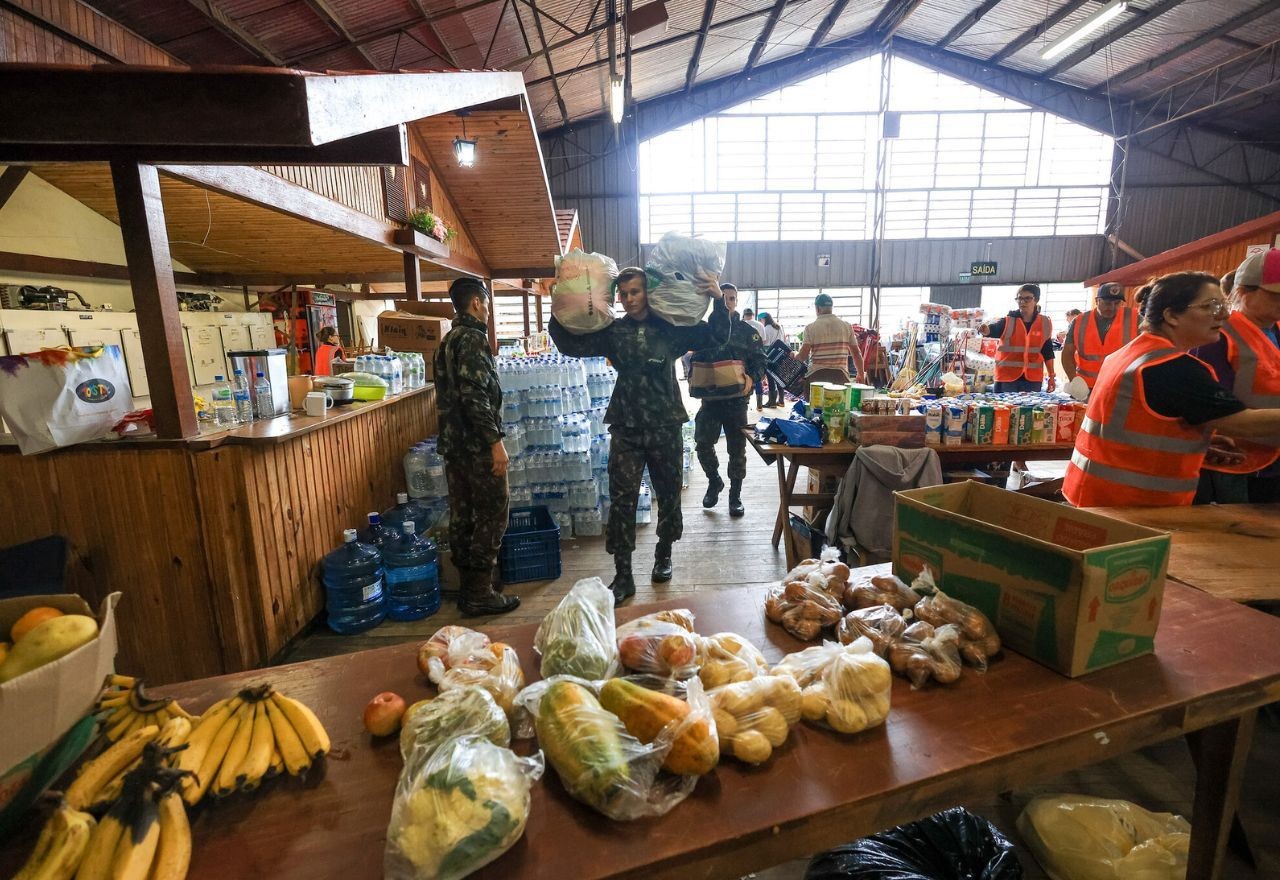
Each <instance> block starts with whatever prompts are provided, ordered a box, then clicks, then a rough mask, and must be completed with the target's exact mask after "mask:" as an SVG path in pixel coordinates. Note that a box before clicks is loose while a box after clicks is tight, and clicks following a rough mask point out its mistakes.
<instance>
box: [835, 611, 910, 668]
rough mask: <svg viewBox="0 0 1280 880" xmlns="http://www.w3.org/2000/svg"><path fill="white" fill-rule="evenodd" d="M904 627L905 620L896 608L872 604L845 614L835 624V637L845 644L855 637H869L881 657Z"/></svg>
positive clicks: (887, 651) (872, 647) (905, 624)
mask: <svg viewBox="0 0 1280 880" xmlns="http://www.w3.org/2000/svg"><path fill="white" fill-rule="evenodd" d="M906 628H907V621H906V619H905V618H904V617H903V616H902V613H901V612H899V611H898V609H897V608H894V607H893V606H892V605H888V604H885V605H873V606H871V607H870V608H859V609H857V610H855V611H850V612H849V613H848V614H846V615H845V616H844V617H843V618H842V619H841V620H840V623H839V624H837V625H836V638H838V639H839V640H840V641H841V642H842V643H843V644H846V645H847V644H849V643H850V642H852V641H854V640H855V639H860V638H867V639H870V640H871V649H872V650H873V651H875V652H876V653H877V654H879V655H880V656H881V657H883V656H885V655H886V654H887V653H889V646H890V645H891V644H893V642H894V640H896V639H897V638H899V637H900V636H901V635H902V633H903V631H904V630H905V629H906Z"/></svg>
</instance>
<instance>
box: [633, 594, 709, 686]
mask: <svg viewBox="0 0 1280 880" xmlns="http://www.w3.org/2000/svg"><path fill="white" fill-rule="evenodd" d="M686 619H687V622H688V626H685V625H684V624H685V622H686ZM618 659H619V660H620V661H621V663H622V665H623V666H624V667H626V668H627V669H629V670H631V671H632V672H640V673H650V674H652V675H663V676H671V677H674V678H682V679H683V678H688V677H689V676H691V675H693V674H695V673H696V672H697V671H698V637H697V635H696V634H695V633H694V632H693V612H691V611H687V610H685V609H677V610H676V611H674V612H673V611H658V612H655V613H654V614H646V615H645V616H644V617H638V618H636V619H635V620H633V621H631V622H629V623H624V624H623V625H622V626H620V627H618Z"/></svg>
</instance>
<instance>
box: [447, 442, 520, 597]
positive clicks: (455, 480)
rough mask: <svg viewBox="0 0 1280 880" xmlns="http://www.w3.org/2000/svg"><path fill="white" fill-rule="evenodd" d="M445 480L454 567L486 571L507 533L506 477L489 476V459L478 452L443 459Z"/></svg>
mask: <svg viewBox="0 0 1280 880" xmlns="http://www.w3.org/2000/svg"><path fill="white" fill-rule="evenodd" d="M445 476H446V478H447V479H448V481H449V551H450V553H451V554H452V556H453V564H454V566H455V567H456V568H458V569H469V570H471V571H483V572H488V571H490V570H492V568H493V566H494V565H495V564H496V563H497V561H498V550H499V549H501V547H502V536H503V535H505V534H506V533H507V512H508V508H509V507H510V501H511V494H510V491H509V490H508V488H507V477H506V474H503V475H502V476H501V477H495V476H494V475H493V459H492V458H491V457H490V455H489V452H488V451H487V450H486V451H485V452H484V453H482V454H480V455H470V456H450V457H449V458H448V459H446V461H445Z"/></svg>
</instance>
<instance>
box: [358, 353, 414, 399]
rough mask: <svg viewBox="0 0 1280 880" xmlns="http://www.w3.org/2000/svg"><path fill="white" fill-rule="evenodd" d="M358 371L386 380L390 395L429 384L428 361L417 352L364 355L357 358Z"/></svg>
mask: <svg viewBox="0 0 1280 880" xmlns="http://www.w3.org/2000/svg"><path fill="white" fill-rule="evenodd" d="M355 366H356V370H358V371H359V372H361V373H372V374H373V375H375V376H378V377H381V378H382V379H385V380H386V382H387V393H388V394H402V393H404V392H405V391H412V390H413V389H415V388H421V387H422V386H424V385H426V384H427V361H426V358H425V357H423V356H422V355H421V354H418V353H417V352H413V351H409V352H394V351H392V350H391V349H389V348H388V349H386V354H362V355H360V356H359V357H358V358H356V363H355Z"/></svg>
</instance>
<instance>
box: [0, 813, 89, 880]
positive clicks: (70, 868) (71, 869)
mask: <svg viewBox="0 0 1280 880" xmlns="http://www.w3.org/2000/svg"><path fill="white" fill-rule="evenodd" d="M96 825H97V822H95V821H94V819H93V817H92V816H90V815H89V814H88V813H83V812H81V811H80V810H73V809H71V808H70V807H68V806H67V805H66V804H63V805H61V806H60V807H58V809H57V810H55V811H54V813H53V815H52V816H51V817H49V821H47V822H45V823H44V828H42V829H41V830H40V837H39V838H37V839H36V848H35V850H34V851H33V852H32V853H31V857H30V858H29V859H27V863H26V864H25V865H23V866H22V870H20V871H18V873H17V874H14V875H13V880H71V878H72V877H74V876H75V873H76V869H77V868H78V867H80V862H81V860H82V859H83V858H84V853H85V850H86V849H87V848H88V846H89V839H90V837H91V836H92V835H93V829H94V827H95V826H96Z"/></svg>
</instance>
